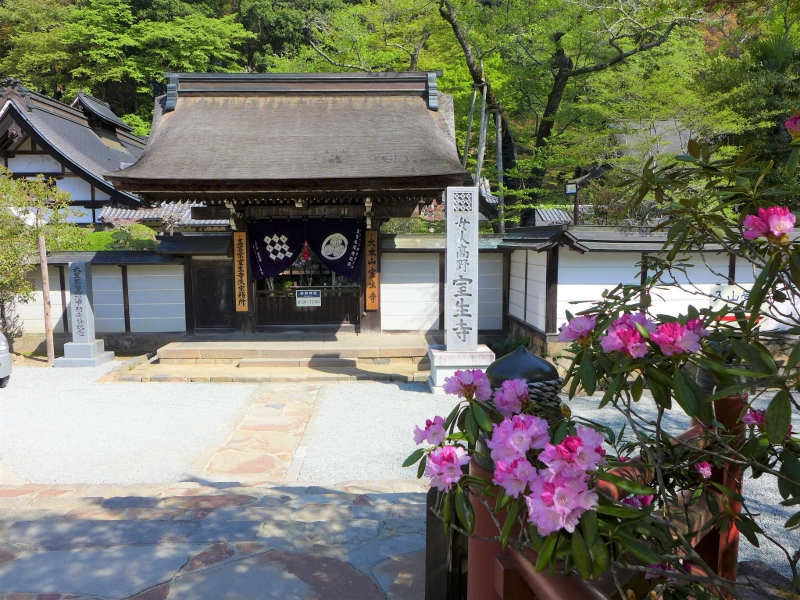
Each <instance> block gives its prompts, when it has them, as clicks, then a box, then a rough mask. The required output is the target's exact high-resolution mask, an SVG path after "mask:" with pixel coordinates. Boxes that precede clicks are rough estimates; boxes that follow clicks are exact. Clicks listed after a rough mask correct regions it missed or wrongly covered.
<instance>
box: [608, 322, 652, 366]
mask: <svg viewBox="0 0 800 600" xmlns="http://www.w3.org/2000/svg"><path fill="white" fill-rule="evenodd" d="M637 323H638V324H639V325H640V326H641V327H643V328H644V329H645V330H646V331H648V332H652V331H653V329H654V327H653V323H652V322H651V321H650V320H649V319H648V318H647V317H646V316H645V315H644V314H642V313H639V314H636V315H630V314H625V315H622V316H621V317H620V318H619V319H617V320H616V321H614V322H613V323H612V324H611V327H609V328H608V331H606V334H605V335H604V336H603V337H602V338H600V346H601V347H602V348H603V351H604V352H614V351H617V352H622V353H623V354H627V355H628V356H630V357H631V358H642V357H643V356H644V355H645V354H647V341H646V340H645V339H644V337H643V336H642V334H641V332H640V331H639V329H638V328H637V327H636V324H637Z"/></svg>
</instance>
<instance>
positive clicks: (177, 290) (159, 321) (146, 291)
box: [128, 265, 186, 333]
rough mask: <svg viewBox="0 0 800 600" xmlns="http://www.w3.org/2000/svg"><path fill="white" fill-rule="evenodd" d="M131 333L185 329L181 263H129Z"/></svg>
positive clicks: (184, 299)
mask: <svg viewBox="0 0 800 600" xmlns="http://www.w3.org/2000/svg"><path fill="white" fill-rule="evenodd" d="M128 303H129V306H130V316H131V331H132V332H133V333H144V332H165V331H170V332H173V331H186V308H185V306H186V298H185V294H184V289H183V265H129V266H128Z"/></svg>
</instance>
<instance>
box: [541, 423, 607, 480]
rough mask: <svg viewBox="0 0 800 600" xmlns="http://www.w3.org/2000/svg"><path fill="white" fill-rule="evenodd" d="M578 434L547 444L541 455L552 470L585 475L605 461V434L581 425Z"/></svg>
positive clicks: (542, 459)
mask: <svg viewBox="0 0 800 600" xmlns="http://www.w3.org/2000/svg"><path fill="white" fill-rule="evenodd" d="M577 430H578V435H568V436H567V437H565V438H564V439H563V440H562V441H561V443H560V444H555V445H554V444H547V445H546V446H545V448H544V450H542V453H541V454H540V455H539V460H540V461H542V462H543V463H544V464H545V465H547V467H548V468H549V470H550V471H551V472H558V473H562V474H569V475H572V476H575V477H579V476H583V475H584V474H585V473H587V472H588V471H594V470H595V469H596V468H597V465H599V464H600V463H601V462H602V461H603V457H604V456H605V450H604V449H603V436H601V435H600V434H599V433H597V432H596V431H595V430H594V429H592V428H591V427H583V426H582V425H579V426H578V428H577Z"/></svg>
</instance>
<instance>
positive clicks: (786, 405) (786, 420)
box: [764, 390, 792, 444]
mask: <svg viewBox="0 0 800 600" xmlns="http://www.w3.org/2000/svg"><path fill="white" fill-rule="evenodd" d="M791 422H792V403H791V401H790V400H789V394H787V393H786V390H780V391H779V392H778V393H777V394H775V397H774V398H773V399H772V401H771V402H770V403H769V406H768V407H767V412H766V413H764V425H765V426H766V429H767V439H768V440H769V441H770V442H771V443H773V444H779V443H780V442H782V441H783V440H784V439H786V434H787V433H789V426H790V425H791Z"/></svg>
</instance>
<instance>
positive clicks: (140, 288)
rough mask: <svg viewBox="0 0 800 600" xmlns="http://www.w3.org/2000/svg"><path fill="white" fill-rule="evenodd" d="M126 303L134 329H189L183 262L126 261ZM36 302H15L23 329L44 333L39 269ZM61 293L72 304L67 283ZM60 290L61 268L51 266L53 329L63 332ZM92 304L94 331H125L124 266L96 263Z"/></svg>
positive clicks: (35, 278) (33, 277)
mask: <svg viewBox="0 0 800 600" xmlns="http://www.w3.org/2000/svg"><path fill="white" fill-rule="evenodd" d="M127 270H128V301H129V307H130V324H131V333H167V332H182V331H186V316H185V315H186V309H185V298H184V289H183V287H184V286H183V281H184V277H183V265H128V267H127ZM30 279H31V281H32V284H33V287H34V290H35V291H34V294H33V300H32V301H31V302H28V303H25V304H23V303H20V304H18V305H17V314H18V315H19V317H20V318H21V320H22V326H23V331H24V332H25V333H44V308H43V303H42V292H41V289H42V285H41V278H40V277H39V272H38V270H37V271H36V272H35V273H34V272H32V273H31V275H30ZM63 296H64V298H65V299H66V303H67V306H69V297H70V294H69V282H68V281H67V282H66V289H65V290H64V291H63ZM61 298H62V290H61V283H60V276H59V268H58V267H57V266H51V267H50V303H51V314H52V317H53V329H54V331H55V332H56V333H63V332H64V322H63V320H62V315H63V314H64V307H63V306H62V303H61ZM92 308H93V309H94V315H95V331H96V332H97V334H98V335H99V334H103V333H124V332H125V307H124V298H123V294H122V268H121V267H119V266H117V265H93V266H92Z"/></svg>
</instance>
